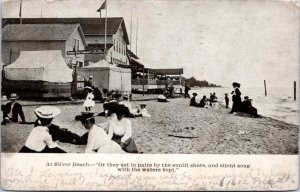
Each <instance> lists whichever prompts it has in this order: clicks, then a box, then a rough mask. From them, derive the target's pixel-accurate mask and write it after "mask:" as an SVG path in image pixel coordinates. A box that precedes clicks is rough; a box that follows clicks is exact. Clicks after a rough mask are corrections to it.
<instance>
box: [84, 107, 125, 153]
mask: <svg viewBox="0 0 300 192" xmlns="http://www.w3.org/2000/svg"><path fill="white" fill-rule="evenodd" d="M81 123H82V124H83V126H84V127H85V128H86V129H87V130H89V131H88V136H87V137H88V139H87V145H86V148H85V153H93V152H97V153H118V154H119V153H126V152H125V151H123V150H122V148H121V146H120V145H118V144H117V143H116V142H114V141H112V140H111V139H110V138H109V136H108V135H107V134H106V132H105V131H104V129H103V128H101V127H98V126H97V125H95V119H94V117H93V113H87V114H85V115H84V117H83V118H82V119H81Z"/></svg>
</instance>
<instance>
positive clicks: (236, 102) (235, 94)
mask: <svg viewBox="0 0 300 192" xmlns="http://www.w3.org/2000/svg"><path fill="white" fill-rule="evenodd" d="M232 86H233V89H234V90H233V91H232V92H231V94H232V108H231V111H230V113H231V114H232V113H233V112H238V111H240V107H241V102H242V101H241V94H242V93H241V92H240V90H239V88H240V86H241V84H239V83H237V82H233V83H232Z"/></svg>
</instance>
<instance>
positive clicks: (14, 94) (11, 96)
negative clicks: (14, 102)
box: [8, 93, 19, 99]
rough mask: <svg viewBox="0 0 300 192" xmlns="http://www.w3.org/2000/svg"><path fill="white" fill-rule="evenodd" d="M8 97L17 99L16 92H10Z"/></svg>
mask: <svg viewBox="0 0 300 192" xmlns="http://www.w3.org/2000/svg"><path fill="white" fill-rule="evenodd" d="M8 99H19V97H18V95H17V94H16V93H12V94H10V97H9V98H8Z"/></svg>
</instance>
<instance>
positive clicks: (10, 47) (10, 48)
mask: <svg viewBox="0 0 300 192" xmlns="http://www.w3.org/2000/svg"><path fill="white" fill-rule="evenodd" d="M86 45H87V44H86V40H85V37H84V35H83V32H82V29H81V27H80V25H79V24H22V25H19V24H8V25H5V27H4V28H3V29H2V62H3V63H4V64H10V63H13V62H14V61H15V60H16V59H17V58H18V57H19V55H20V52H21V51H42V50H61V52H62V56H63V57H64V59H65V61H66V63H68V64H70V65H71V63H72V64H75V63H77V65H78V66H83V64H84V60H85V59H84V55H76V57H75V55H67V51H74V50H81V49H85V48H86Z"/></svg>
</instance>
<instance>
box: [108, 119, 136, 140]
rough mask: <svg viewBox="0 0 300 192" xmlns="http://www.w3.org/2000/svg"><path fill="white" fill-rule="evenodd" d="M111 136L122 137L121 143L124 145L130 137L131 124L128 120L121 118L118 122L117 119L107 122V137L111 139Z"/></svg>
mask: <svg viewBox="0 0 300 192" xmlns="http://www.w3.org/2000/svg"><path fill="white" fill-rule="evenodd" d="M113 135H117V136H123V137H122V138H121V142H122V143H124V142H125V141H126V140H127V139H129V138H130V137H131V122H130V120H128V119H125V118H123V119H122V120H121V121H119V120H118V119H117V118H113V119H112V120H111V121H110V122H109V128H108V136H109V138H110V139H111V138H112V137H113Z"/></svg>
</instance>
